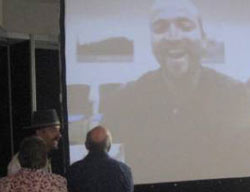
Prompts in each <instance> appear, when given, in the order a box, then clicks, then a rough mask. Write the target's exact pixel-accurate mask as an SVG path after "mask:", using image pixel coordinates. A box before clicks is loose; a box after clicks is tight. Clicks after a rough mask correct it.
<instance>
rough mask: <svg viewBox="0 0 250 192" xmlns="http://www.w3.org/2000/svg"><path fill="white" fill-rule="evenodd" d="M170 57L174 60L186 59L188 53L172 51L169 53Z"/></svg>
mask: <svg viewBox="0 0 250 192" xmlns="http://www.w3.org/2000/svg"><path fill="white" fill-rule="evenodd" d="M168 55H169V56H170V57H173V58H180V57H184V56H185V55H186V53H185V52H184V51H182V50H170V51H169V52H168Z"/></svg>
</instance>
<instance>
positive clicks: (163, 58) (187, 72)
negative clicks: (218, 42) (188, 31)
mask: <svg viewBox="0 0 250 192" xmlns="http://www.w3.org/2000/svg"><path fill="white" fill-rule="evenodd" d="M153 52H154V55H155V57H156V59H157V61H158V63H159V64H160V66H161V68H162V69H163V70H164V72H165V73H166V74H165V75H166V76H167V78H170V79H172V80H177V81H187V80H188V79H190V78H192V76H193V75H194V73H196V71H197V70H199V68H200V65H201V63H200V62H201V57H202V55H203V54H204V49H203V48H202V47H201V43H200V41H198V40H197V42H196V41H192V40H188V39H186V40H178V41H167V40H165V41H161V42H158V43H157V44H156V43H154V44H153Z"/></svg>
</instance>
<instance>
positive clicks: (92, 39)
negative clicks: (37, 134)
mask: <svg viewBox="0 0 250 192" xmlns="http://www.w3.org/2000/svg"><path fill="white" fill-rule="evenodd" d="M215 4H216V6H214V5H215ZM225 5H226V6H225ZM249 9H250V2H249V1H248V0H238V1H237V2H236V1H234V0H227V1H226V0H221V1H216V0H193V1H189V0H156V1H154V0H126V1H123V0H116V1H113V0H103V1H101V2H100V1H99V0H91V1H88V0H75V1H69V0H66V15H65V26H66V29H65V30H66V42H65V43H66V53H65V54H66V67H67V88H68V89H67V90H68V93H67V94H68V110H69V121H70V123H69V139H70V155H71V157H70V158H71V162H74V161H77V160H79V159H81V158H82V157H83V156H84V155H86V153H87V151H86V150H85V149H84V147H83V143H84V139H85V135H86V133H87V131H88V130H90V129H91V128H93V126H95V125H97V124H103V125H104V126H105V127H107V128H108V129H110V130H111V133H112V135H113V141H114V145H113V147H112V150H111V156H113V157H114V158H116V159H118V160H121V161H125V162H126V163H127V164H129V166H130V167H131V168H132V172H133V175H134V179H135V183H158V182H169V181H183V180H197V179H212V178H228V177H244V176H249V173H250V166H249V162H250V153H249V151H250V148H249V146H250V131H249V130H250V129H249V128H250V104H249V103H250V99H249V95H250V86H249V83H248V84H247V83H246V82H250V81H249V79H250V65H249V64H250V56H249V50H250V37H249V33H250V23H249V19H250V13H249ZM170 10H171V11H170Z"/></svg>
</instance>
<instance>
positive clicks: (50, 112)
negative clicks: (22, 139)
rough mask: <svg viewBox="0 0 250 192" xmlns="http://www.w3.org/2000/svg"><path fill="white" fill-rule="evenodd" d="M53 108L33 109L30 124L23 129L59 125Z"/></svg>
mask: <svg viewBox="0 0 250 192" xmlns="http://www.w3.org/2000/svg"><path fill="white" fill-rule="evenodd" d="M60 124H61V123H60V120H59V118H58V115H57V112H56V110H55V109H47V110H39V111H34V112H33V114H32V117H31V125H30V126H27V127H25V129H40V128H45V127H50V126H55V125H60Z"/></svg>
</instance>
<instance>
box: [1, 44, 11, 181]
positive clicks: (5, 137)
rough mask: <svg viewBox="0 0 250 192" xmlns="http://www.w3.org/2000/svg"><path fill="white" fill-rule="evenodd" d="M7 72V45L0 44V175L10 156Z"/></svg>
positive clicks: (4, 173)
mask: <svg viewBox="0 0 250 192" xmlns="http://www.w3.org/2000/svg"><path fill="white" fill-rule="evenodd" d="M8 72H9V69H8V46H7V45H0V78H1V81H0V90H1V94H0V104H1V107H0V114H1V115H0V125H1V126H0V137H1V138H0V154H1V155H0V162H1V163H0V177H1V176H4V175H6V165H7V164H8V162H9V161H10V157H11V130H10V129H9V128H10V117H9V114H10V109H9V105H10V103H9V86H8V84H9V78H8Z"/></svg>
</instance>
